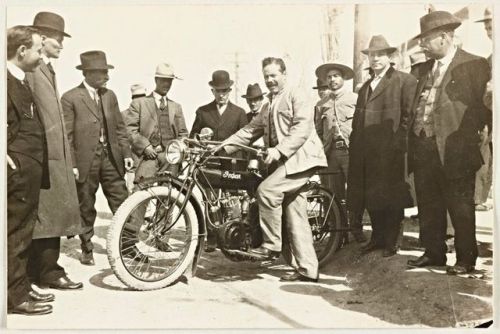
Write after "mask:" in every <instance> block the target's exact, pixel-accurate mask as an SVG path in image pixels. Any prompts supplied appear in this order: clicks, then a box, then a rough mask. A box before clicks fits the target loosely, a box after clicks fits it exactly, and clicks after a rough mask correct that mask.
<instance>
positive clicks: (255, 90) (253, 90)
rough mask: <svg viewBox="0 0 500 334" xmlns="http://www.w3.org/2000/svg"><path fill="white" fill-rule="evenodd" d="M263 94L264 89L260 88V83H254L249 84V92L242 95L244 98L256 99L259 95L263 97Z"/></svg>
mask: <svg viewBox="0 0 500 334" xmlns="http://www.w3.org/2000/svg"><path fill="white" fill-rule="evenodd" d="M262 96H264V93H262V90H261V89H260V86H259V84H258V83H255V84H253V85H248V87H247V93H246V94H245V95H241V97H242V98H244V99H255V98H257V97H262Z"/></svg>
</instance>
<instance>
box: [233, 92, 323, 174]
mask: <svg viewBox="0 0 500 334" xmlns="http://www.w3.org/2000/svg"><path fill="white" fill-rule="evenodd" d="M270 122H273V123H274V128H275V129H276V135H277V139H278V145H276V146H275V148H276V149H277V150H278V151H280V153H281V154H282V155H283V156H284V157H285V169H286V174H287V175H293V174H297V173H300V172H304V171H307V170H309V169H311V168H315V167H326V166H327V163H326V157H325V152H324V150H323V145H322V144H321V140H320V139H319V137H318V134H317V133H316V131H315V128H314V114H313V113H312V112H311V108H310V106H309V105H308V104H307V103H306V100H305V98H304V96H303V95H302V94H300V92H299V91H298V90H296V89H293V88H290V87H285V88H284V89H283V91H282V92H281V93H280V94H279V96H276V97H275V102H274V103H273V104H272V105H271V103H270V102H269V101H266V102H264V104H263V105H262V109H261V111H260V113H259V114H258V115H257V116H255V117H254V118H253V119H252V121H251V122H250V123H249V124H248V125H247V126H245V127H244V128H243V129H241V130H240V131H238V132H237V133H236V134H235V135H234V136H232V137H231V138H230V139H228V140H227V143H236V144H243V145H248V144H250V143H251V142H253V141H254V140H255V139H257V138H260V137H262V138H263V139H264V144H265V146H266V147H269V139H270V133H269V124H270ZM225 150H226V151H227V152H228V153H233V152H234V151H235V150H237V148H235V147H234V146H233V147H231V146H226V147H225Z"/></svg>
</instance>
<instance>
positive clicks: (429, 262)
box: [407, 255, 446, 268]
mask: <svg viewBox="0 0 500 334" xmlns="http://www.w3.org/2000/svg"><path fill="white" fill-rule="evenodd" d="M407 264H408V266H410V267H418V268H421V267H427V266H439V267H441V266H444V265H446V261H434V260H433V259H431V258H430V257H427V256H425V255H422V256H421V257H419V258H417V259H415V260H408V262H407Z"/></svg>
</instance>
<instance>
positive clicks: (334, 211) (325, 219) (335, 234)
mask: <svg viewBox="0 0 500 334" xmlns="http://www.w3.org/2000/svg"><path fill="white" fill-rule="evenodd" d="M306 197H307V215H308V219H309V224H310V225H311V231H312V234H313V243H314V250H315V251H316V255H317V257H318V262H319V267H320V268H321V267H322V266H324V265H325V264H326V263H328V262H330V260H331V259H332V258H333V256H334V254H335V252H337V250H338V249H339V248H340V247H341V246H342V236H343V233H342V232H341V230H342V219H345V218H344V217H343V215H342V211H341V206H340V203H339V201H338V200H337V199H336V198H335V197H334V196H333V195H332V194H331V193H330V191H328V190H327V189H325V188H322V187H319V186H315V187H313V188H312V189H310V190H309V191H308V192H307V195H306Z"/></svg>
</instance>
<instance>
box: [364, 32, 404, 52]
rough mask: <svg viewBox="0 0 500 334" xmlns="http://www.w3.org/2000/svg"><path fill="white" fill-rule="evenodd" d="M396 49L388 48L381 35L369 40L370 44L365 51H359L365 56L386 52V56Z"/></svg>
mask: <svg viewBox="0 0 500 334" xmlns="http://www.w3.org/2000/svg"><path fill="white" fill-rule="evenodd" d="M396 50H397V48H396V47H394V46H390V45H389V43H387V40H386V39H385V37H384V36H382V35H375V36H373V37H372V38H371V40H370V44H369V45H368V48H367V49H364V50H361V52H362V53H364V54H365V55H367V54H368V53H370V52H377V51H386V52H387V54H391V53H393V52H394V51H396Z"/></svg>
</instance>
